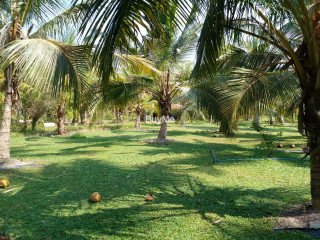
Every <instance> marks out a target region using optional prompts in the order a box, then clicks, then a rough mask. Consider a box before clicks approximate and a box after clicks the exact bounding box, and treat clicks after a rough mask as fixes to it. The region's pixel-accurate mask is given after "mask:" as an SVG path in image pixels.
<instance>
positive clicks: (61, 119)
mask: <svg viewBox="0 0 320 240" xmlns="http://www.w3.org/2000/svg"><path fill="white" fill-rule="evenodd" d="M57 115H58V135H64V134H66V130H65V124H64V121H65V102H64V101H61V102H60V103H59V105H58V111H57Z"/></svg>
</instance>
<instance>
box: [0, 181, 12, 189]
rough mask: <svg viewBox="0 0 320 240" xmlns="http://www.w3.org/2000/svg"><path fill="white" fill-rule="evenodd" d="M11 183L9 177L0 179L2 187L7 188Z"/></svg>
mask: <svg viewBox="0 0 320 240" xmlns="http://www.w3.org/2000/svg"><path fill="white" fill-rule="evenodd" d="M9 185H10V182H9V181H8V180H7V179H0V188H7V187H9Z"/></svg>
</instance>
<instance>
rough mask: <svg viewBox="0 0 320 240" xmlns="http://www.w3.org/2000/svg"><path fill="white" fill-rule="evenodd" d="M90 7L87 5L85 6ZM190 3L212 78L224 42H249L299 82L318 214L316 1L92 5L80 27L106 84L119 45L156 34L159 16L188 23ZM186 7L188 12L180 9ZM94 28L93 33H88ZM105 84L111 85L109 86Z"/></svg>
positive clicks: (153, 0) (144, 0)
mask: <svg viewBox="0 0 320 240" xmlns="http://www.w3.org/2000/svg"><path fill="white" fill-rule="evenodd" d="M84 2H86V1H84ZM190 2H193V3H200V4H201V5H202V8H201V12H202V13H204V24H203V28H202V31H201V34H200V38H199V44H198V53H197V64H196V68H195V71H196V72H199V71H200V70H201V69H202V68H201V66H205V67H206V69H207V71H208V72H209V73H212V72H214V71H215V66H216V62H217V59H218V57H219V56H220V53H221V50H223V48H224V46H225V43H226V42H230V41H231V42H233V41H236V40H238V39H239V38H243V36H244V35H245V36H251V37H254V38H257V39H260V40H262V41H265V42H266V43H269V44H270V45H272V46H274V47H275V48H277V49H278V50H279V51H281V52H282V53H283V54H284V56H285V59H286V60H287V61H286V64H284V67H283V69H288V68H291V69H293V70H294V71H295V72H296V75H297V76H298V78H299V85H300V88H301V92H302V94H301V100H300V105H299V122H300V125H301V126H303V127H304V128H305V132H306V135H307V138H308V146H309V147H310V149H311V195H312V204H313V207H314V208H316V209H320V134H319V133H320V116H319V110H320V100H319V98H318V96H319V95H320V94H319V93H320V87H319V86H320V77H319V74H320V71H319V68H320V54H319V48H320V45H319V42H320V37H319V31H318V30H319V18H320V14H319V9H320V3H319V1H318V0H316V1H314V0H280V1H265V0H198V1H182V0H181V1H180V0H172V1H170V0H168V1H157V0H136V1H131V0H119V1H108V0H93V1H90V3H91V4H89V7H88V8H87V12H86V15H85V21H84V22H83V25H82V31H83V32H86V33H88V34H86V35H88V36H89V41H90V42H91V45H92V46H93V45H95V44H96V50H95V60H97V61H98V62H99V64H100V65H99V66H100V72H101V73H102V76H103V79H104V80H108V79H109V76H110V73H111V69H112V56H113V53H114V49H115V46H116V45H121V46H123V48H124V49H125V48H129V46H130V43H131V41H130V40H133V41H134V42H139V37H138V36H137V35H138V34H137V33H139V32H140V30H141V26H142V27H145V28H146V29H147V30H150V29H155V28H156V29H158V30H161V29H162V28H161V27H159V22H160V21H159V14H156V13H157V12H159V11H161V12H163V13H164V14H166V15H169V16H170V14H171V16H172V13H171V12H170V11H171V10H172V9H177V6H178V9H179V10H180V14H179V19H183V18H185V19H186V18H187V16H188V14H185V13H186V12H189V9H190V8H189V7H187V6H186V5H188V4H189V3H190ZM181 6H184V7H181ZM89 26H90V27H89ZM105 82H107V81H105Z"/></svg>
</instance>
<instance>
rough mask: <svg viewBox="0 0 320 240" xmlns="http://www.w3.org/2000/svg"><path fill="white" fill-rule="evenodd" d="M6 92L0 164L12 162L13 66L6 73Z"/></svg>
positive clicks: (1, 132) (0, 134)
mask: <svg viewBox="0 0 320 240" xmlns="http://www.w3.org/2000/svg"><path fill="white" fill-rule="evenodd" d="M5 78H6V92H5V98H4V111H3V116H2V121H1V129H0V141H1V143H0V162H7V161H9V160H10V132H11V114H12V66H10V67H8V68H7V69H6V72H5Z"/></svg>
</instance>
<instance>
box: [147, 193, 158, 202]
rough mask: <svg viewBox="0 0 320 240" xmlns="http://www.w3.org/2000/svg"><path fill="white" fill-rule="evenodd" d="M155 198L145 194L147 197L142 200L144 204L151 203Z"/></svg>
mask: <svg viewBox="0 0 320 240" xmlns="http://www.w3.org/2000/svg"><path fill="white" fill-rule="evenodd" d="M155 198H156V197H155V196H154V195H153V194H151V193H149V194H147V196H146V197H145V198H144V200H145V201H146V202H152V201H154V200H155Z"/></svg>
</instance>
